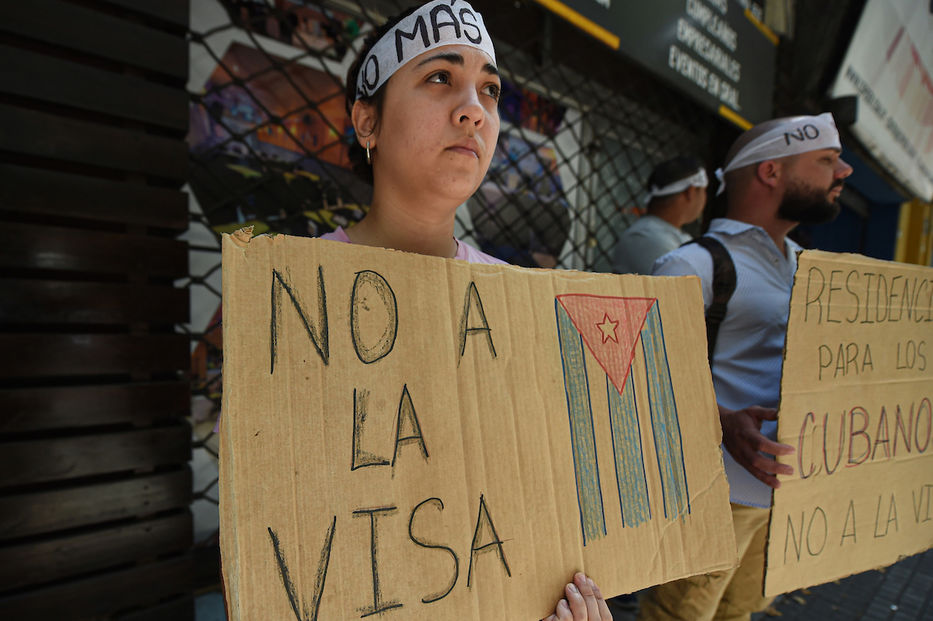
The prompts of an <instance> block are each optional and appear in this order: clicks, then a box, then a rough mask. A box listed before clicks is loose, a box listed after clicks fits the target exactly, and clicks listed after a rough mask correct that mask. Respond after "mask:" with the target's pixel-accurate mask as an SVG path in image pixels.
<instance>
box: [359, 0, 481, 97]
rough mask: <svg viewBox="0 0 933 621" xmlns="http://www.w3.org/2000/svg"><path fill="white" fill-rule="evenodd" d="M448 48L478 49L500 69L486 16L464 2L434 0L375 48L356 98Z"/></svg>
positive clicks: (368, 57) (362, 71) (365, 63)
mask: <svg viewBox="0 0 933 621" xmlns="http://www.w3.org/2000/svg"><path fill="white" fill-rule="evenodd" d="M445 45H468V46H470V47H475V48H476V49H478V50H480V51H482V52H485V53H486V55H487V56H489V58H490V60H491V61H492V65H493V66H494V67H495V66H496V51H495V49H493V46H492V39H491V38H490V37H489V33H488V32H487V31H486V26H485V24H483V17H482V15H480V14H479V13H478V12H476V11H475V10H474V9H473V7H471V6H470V4H469V3H468V2H463V1H462V0H434V2H429V3H427V4H425V5H424V6H422V7H421V8H419V9H418V10H417V11H415V12H414V13H412V14H411V15H409V16H408V17H406V18H405V19H403V20H402V21H400V22H399V23H397V24H396V25H395V26H393V27H392V28H391V29H390V30H389V31H388V32H387V33H385V34H384V35H382V37H381V38H380V39H379V40H378V41H377V42H376V44H375V45H374V46H373V47H372V49H371V50H370V51H369V54H367V55H366V60H364V61H363V64H362V65H361V66H360V73H359V77H358V78H357V80H356V99H359V98H360V97H370V96H371V95H372V94H373V93H375V92H376V91H377V90H379V87H380V86H382V85H383V84H385V83H386V80H388V79H389V78H390V77H391V76H392V74H393V73H395V72H396V71H398V70H399V69H400V68H401V67H402V66H403V65H405V64H406V63H408V62H409V61H410V60H412V59H413V58H415V57H416V56H418V55H420V54H423V53H424V52H426V51H428V50H433V49H435V48H439V47H444V46H445Z"/></svg>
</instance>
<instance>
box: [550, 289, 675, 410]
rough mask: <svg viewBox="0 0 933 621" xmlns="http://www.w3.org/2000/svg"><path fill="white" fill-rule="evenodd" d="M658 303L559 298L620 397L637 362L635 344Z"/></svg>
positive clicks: (598, 297)
mask: <svg viewBox="0 0 933 621" xmlns="http://www.w3.org/2000/svg"><path fill="white" fill-rule="evenodd" d="M656 299H657V298H614V297H607V296H601V295H586V294H568V295H559V296H557V301H558V302H560V305H561V306H562V307H563V308H564V310H565V311H567V315H568V316H569V317H570V321H572V322H573V325H574V327H575V328H576V329H577V331H578V332H579V333H580V336H582V337H583V342H584V343H586V346H587V348H588V349H589V350H590V353H592V354H593V357H594V358H596V362H598V363H599V366H601V367H602V368H603V370H604V371H605V372H606V375H607V376H608V377H609V381H610V382H612V385H613V386H615V387H616V390H618V391H619V393H620V394H621V393H622V390H623V389H624V388H625V381H626V380H627V379H628V374H629V371H630V370H631V368H632V360H634V358H635V343H636V342H637V341H638V337H639V335H640V334H641V329H642V326H644V324H645V318H646V317H647V316H648V311H649V310H651V305H652V304H654V303H655V301H656ZM613 324H615V325H613ZM600 326H602V327H600ZM613 337H614V338H613Z"/></svg>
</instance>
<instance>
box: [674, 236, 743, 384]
mask: <svg viewBox="0 0 933 621" xmlns="http://www.w3.org/2000/svg"><path fill="white" fill-rule="evenodd" d="M687 243H688V244H693V243H696V244H699V245H701V246H703V247H704V248H706V250H707V252H709V254H710V256H711V257H712V259H713V299H712V301H711V302H710V305H709V308H708V309H707V310H706V342H707V345H708V351H707V356H708V357H709V363H710V366H712V365H713V350H714V349H716V338H717V337H718V336H719V324H721V323H722V320H723V319H725V318H726V310H727V307H728V305H729V300H730V299H731V298H732V294H733V293H734V292H735V283H736V276H735V263H734V262H733V261H732V256H731V255H730V254H729V251H728V250H726V247H725V246H723V245H722V243H721V242H720V241H719V240H717V239H716V238H714V237H710V236H709V235H704V236H702V237H698V238H696V239H694V240H692V241H689V242H687ZM685 245H686V244H685Z"/></svg>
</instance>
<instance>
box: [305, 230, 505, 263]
mask: <svg viewBox="0 0 933 621" xmlns="http://www.w3.org/2000/svg"><path fill="white" fill-rule="evenodd" d="M321 239H329V240H332V241H339V242H344V243H347V244H352V243H353V242H352V241H350V238H349V237H347V232H346V231H344V230H343V227H342V226H338V227H337V230H336V231H334V232H333V233H325V234H324V235H321ZM455 241H456V242H457V254H456V255H454V258H455V259H460V260H461V261H467V262H469V263H489V264H491V265H508V263H506V262H505V261H502V260H500V259H497V258H496V257H493V256H490V255H488V254H486V253H485V252H482V251H480V250H477V249H476V248H474V247H473V246H471V245H470V244H468V243H466V242H462V241H460V240H459V239H458V240H455Z"/></svg>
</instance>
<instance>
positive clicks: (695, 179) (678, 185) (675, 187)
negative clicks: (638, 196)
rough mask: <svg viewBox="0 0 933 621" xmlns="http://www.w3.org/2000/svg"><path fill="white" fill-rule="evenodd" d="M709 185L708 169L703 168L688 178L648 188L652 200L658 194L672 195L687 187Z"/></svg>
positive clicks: (649, 197)
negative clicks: (660, 186) (661, 186)
mask: <svg viewBox="0 0 933 621" xmlns="http://www.w3.org/2000/svg"><path fill="white" fill-rule="evenodd" d="M708 185H709V178H708V177H707V176H706V171H705V170H703V169H702V168H701V169H700V170H698V171H696V172H695V173H693V174H692V175H690V176H689V177H687V178H686V179H681V180H679V181H675V182H674V183H669V184H668V185H666V186H664V187H663V188H659V187H656V186H651V188H650V189H649V190H648V199H649V200H651V199H652V198H654V197H656V196H670V195H671V194H677V193H678V192H683V191H684V190H686V189H687V188H691V187H692V188H705V187H706V186H708Z"/></svg>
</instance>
